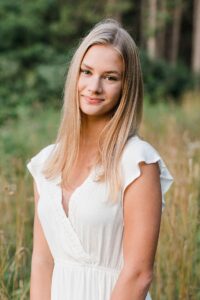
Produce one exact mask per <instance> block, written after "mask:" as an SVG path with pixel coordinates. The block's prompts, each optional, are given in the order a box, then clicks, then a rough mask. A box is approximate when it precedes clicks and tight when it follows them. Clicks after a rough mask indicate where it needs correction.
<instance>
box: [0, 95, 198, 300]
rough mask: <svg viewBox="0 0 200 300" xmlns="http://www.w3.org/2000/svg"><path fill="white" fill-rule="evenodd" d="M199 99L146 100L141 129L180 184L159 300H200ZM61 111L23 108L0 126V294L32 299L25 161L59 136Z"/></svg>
mask: <svg viewBox="0 0 200 300" xmlns="http://www.w3.org/2000/svg"><path fill="white" fill-rule="evenodd" d="M199 111H200V103H199V101H198V95H194V94H189V95H185V98H184V99H183V103H182V105H181V106H175V105H172V104H171V105H166V104H165V103H160V104H159V105H156V106H151V105H149V104H148V103H146V104H145V114H144V123H143V126H142V131H141V133H142V135H143V136H144V137H145V139H146V140H147V141H149V142H150V143H151V144H153V146H154V147H155V148H156V149H157V150H158V151H159V152H160V154H161V156H162V157H163V159H164V161H165V162H166V164H167V166H168V168H169V169H170V171H171V173H172V175H173V177H174V179H175V182H174V184H173V186H172V188H171V190H170V191H169V192H168V193H167V195H166V207H165V210H164V212H163V217H162V224H161V232H160V239H159V245H158V250H157V255H156V262H155V272H154V274H155V275H154V281H153V284H152V286H151V294H152V298H153V300H179V299H181V300H188V299H190V300H197V299H200V288H199V278H200V256H199V255H198V253H199V247H200V223H199V213H200V204H199V198H200V181H199V178H200V136H199V124H200V114H199ZM58 120H59V114H58V112H55V111H51V110H50V109H49V110H45V111H40V112H37V113H33V112H29V111H22V113H21V119H20V121H18V122H11V123H8V124H7V125H5V126H4V127H2V128H1V129H0V141H1V144H0V195H1V197H0V299H2V300H12V299H13V300H14V299H20V300H25V299H29V274H30V259H31V249H32V223H33V207H34V204H33V194H32V180H31V178H30V176H29V175H28V172H27V170H26V167H25V164H26V162H27V160H28V159H29V158H30V157H31V156H32V155H33V154H35V153H36V152H37V151H38V150H39V149H41V148H42V147H43V146H45V145H47V144H49V143H51V142H52V141H53V139H54V137H55V132H56V130H57V126H58Z"/></svg>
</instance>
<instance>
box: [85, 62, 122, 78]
mask: <svg viewBox="0 0 200 300" xmlns="http://www.w3.org/2000/svg"><path fill="white" fill-rule="evenodd" d="M82 65H83V66H84V67H85V68H87V69H90V70H93V68H92V67H90V66H88V65H86V64H85V63H82ZM104 73H106V74H110V73H112V74H117V75H119V76H121V74H120V73H119V72H118V71H115V70H110V71H105V72H104Z"/></svg>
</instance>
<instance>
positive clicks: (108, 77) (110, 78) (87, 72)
mask: <svg viewBox="0 0 200 300" xmlns="http://www.w3.org/2000/svg"><path fill="white" fill-rule="evenodd" d="M80 72H81V73H83V74H84V75H90V74H91V71H90V70H87V69H80ZM104 78H107V79H108V80H109V81H117V78H116V77H113V76H110V75H107V76H105V77H104Z"/></svg>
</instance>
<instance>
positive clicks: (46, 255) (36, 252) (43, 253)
mask: <svg viewBox="0 0 200 300" xmlns="http://www.w3.org/2000/svg"><path fill="white" fill-rule="evenodd" d="M33 186H34V202H35V213H34V226H33V258H34V260H37V261H38V262H46V263H50V264H53V257H52V255H51V252H50V249H49V246H48V244H47V241H46V238H45V236H44V233H43V229H42V226H41V224H40V220H39V218H38V212H37V206H38V201H39V193H38V190H37V187H36V183H35V181H34V185H33Z"/></svg>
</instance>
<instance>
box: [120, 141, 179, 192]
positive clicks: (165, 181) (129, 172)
mask: <svg viewBox="0 0 200 300" xmlns="http://www.w3.org/2000/svg"><path fill="white" fill-rule="evenodd" d="M121 163H122V165H121V167H122V179H123V182H124V183H123V190H125V189H126V187H127V186H128V185H129V184H130V183H132V182H133V181H134V180H135V179H137V178H138V177H140V176H141V175H142V169H144V168H145V169H146V170H147V169H148V171H147V172H146V173H147V174H151V173H156V172H157V171H156V168H159V175H160V183H161V188H162V193H163V194H164V193H165V192H166V191H167V190H168V189H169V187H170V186H171V184H172V182H173V177H172V175H171V174H170V172H169V170H168V168H167V166H166V164H165V162H164V160H163V159H162V157H161V156H160V154H159V152H158V151H157V150H156V149H155V148H154V147H153V146H152V145H151V144H150V143H149V142H147V141H145V140H143V139H142V138H140V137H139V136H134V137H131V138H130V139H129V140H128V142H127V144H126V146H125V148H124V151H123V154H122V160H121ZM153 163H157V165H158V166H151V167H148V166H147V167H144V165H145V164H146V165H148V164H153Z"/></svg>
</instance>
